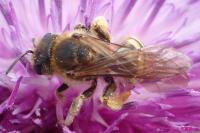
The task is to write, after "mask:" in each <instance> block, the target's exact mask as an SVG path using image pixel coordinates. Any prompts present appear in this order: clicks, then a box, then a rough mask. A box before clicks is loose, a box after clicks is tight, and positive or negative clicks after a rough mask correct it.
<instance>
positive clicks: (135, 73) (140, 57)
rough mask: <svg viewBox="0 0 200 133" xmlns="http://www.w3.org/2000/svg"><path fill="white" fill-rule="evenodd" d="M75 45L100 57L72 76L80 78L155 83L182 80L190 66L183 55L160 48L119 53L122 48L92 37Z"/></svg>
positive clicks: (189, 62) (170, 49)
mask: <svg viewBox="0 0 200 133" xmlns="http://www.w3.org/2000/svg"><path fill="white" fill-rule="evenodd" d="M79 41H80V43H83V44H85V45H88V46H89V47H91V48H92V49H93V50H94V51H95V52H96V53H97V55H101V56H99V57H98V58H97V59H95V61H93V62H92V63H91V64H88V65H86V66H83V67H82V68H81V69H79V70H76V71H75V72H74V73H75V74H76V75H78V76H80V77H85V76H101V75H102V76H103V75H113V76H124V77H130V78H137V79H142V80H149V81H151V80H153V81H155V80H160V79H164V78H169V77H173V76H177V75H182V76H185V77H186V76H187V74H186V71H187V70H188V68H189V67H190V65H191V60H190V59H189V58H188V57H187V56H186V55H184V54H182V53H180V52H178V51H176V50H175V49H173V48H168V47H164V46H156V47H148V48H143V49H141V50H134V49H131V48H128V47H127V48H126V50H119V49H121V48H123V49H124V47H125V46H120V45H118V44H113V43H107V42H104V41H101V40H100V39H97V38H94V37H92V36H84V37H81V38H79Z"/></svg>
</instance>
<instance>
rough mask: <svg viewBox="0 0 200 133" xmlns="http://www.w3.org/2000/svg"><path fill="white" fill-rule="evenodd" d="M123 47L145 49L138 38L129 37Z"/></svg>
mask: <svg viewBox="0 0 200 133" xmlns="http://www.w3.org/2000/svg"><path fill="white" fill-rule="evenodd" d="M122 45H125V46H127V47H129V48H131V49H141V48H143V47H144V46H143V44H142V43H141V42H140V41H139V40H138V39H136V38H133V37H128V38H126V39H125V40H124V41H123V42H122Z"/></svg>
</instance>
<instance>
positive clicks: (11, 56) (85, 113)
mask: <svg viewBox="0 0 200 133" xmlns="http://www.w3.org/2000/svg"><path fill="white" fill-rule="evenodd" d="M199 8H200V1H198V0H184V1H182V0H176V1H173V0H140V1H139V0H138V1H137V0H101V1H98V0H80V1H79V0H75V1H73V2H72V1H68V0H65V1H64V0H63V1H62V0H47V1H46V0H32V1H26V0H20V1H16V0H15V1H11V0H6V1H0V12H1V13H0V50H1V52H0V132H23V133H26V132H66V133H68V132H77V133H94V132H95V133H102V132H103V133H111V132H114V133H121V132H125V133H165V132H166V133H184V132H187V133H188V132H193V133H194V132H199V131H200V120H199V118H200V115H199V113H200V104H199V103H200V90H199V89H200V76H199V75H200V64H199V61H200V45H199V44H198V43H200V41H199V40H200V30H199V27H200V15H199V13H198V9H199ZM97 16H104V17H105V18H106V19H107V20H108V23H109V27H110V34H111V37H112V42H116V43H117V42H120V40H121V39H122V38H124V37H129V36H133V37H136V38H138V39H139V40H140V41H141V42H143V44H144V46H145V47H147V46H149V45H160V44H162V45H166V46H170V47H174V48H176V49H177V50H178V51H180V52H183V53H184V54H186V55H188V56H189V57H190V58H191V59H192V62H193V64H192V66H191V69H190V71H189V72H188V78H189V82H188V85H182V86H181V87H180V86H175V87H174V86H173V89H167V91H162V90H159V89H158V90H157V89H156V88H157V84H156V83H144V84H143V85H141V84H136V86H135V87H134V89H133V90H132V92H131V95H130V97H129V99H128V101H127V104H126V105H125V106H124V108H122V109H121V110H118V111H113V110H111V109H109V108H107V107H106V106H105V105H103V104H102V103H101V102H100V101H99V97H100V96H101V94H102V92H103V88H104V87H105V85H106V83H105V82H104V81H103V80H102V79H101V78H99V79H98V81H97V89H96V92H95V93H94V94H93V96H92V97H91V98H89V99H88V100H87V101H85V102H84V104H83V107H82V109H81V112H80V114H79V115H78V116H77V117H76V118H75V120H74V122H73V123H72V125H71V126H69V127H67V126H64V125H63V124H62V122H63V121H64V118H65V116H66V115H67V112H68V110H69V107H70V104H71V103H72V100H73V99H74V98H75V97H76V96H78V95H79V94H80V92H82V91H83V90H84V89H85V88H88V86H89V85H90V83H88V82H86V83H84V84H81V85H76V84H74V85H72V86H70V88H69V89H68V90H67V91H65V93H64V94H63V97H62V99H61V100H60V99H58V97H57V95H56V88H58V86H59V85H60V84H61V80H60V79H58V77H56V76H40V75H37V74H35V73H34V72H33V70H32V67H31V63H30V62H31V56H26V58H23V59H22V60H20V62H19V63H18V64H17V65H16V66H15V67H14V68H13V69H12V71H11V72H10V73H9V74H8V75H6V74H5V71H6V70H7V69H8V67H9V66H10V65H11V63H12V62H13V60H15V59H16V58H17V56H19V55H20V54H22V53H24V52H25V51H27V50H29V49H34V47H35V46H34V44H33V42H32V40H33V38H35V39H36V40H37V38H39V37H41V36H43V35H44V34H46V33H48V32H51V33H62V32H68V31H71V30H72V29H73V27H74V26H75V25H76V24H79V23H82V24H85V25H86V26H90V24H91V21H92V20H93V19H94V18H95V17H97ZM180 80H181V81H182V80H184V79H179V80H177V79H176V80H175V81H174V80H171V81H170V82H168V83H166V84H165V85H166V86H167V87H168V88H170V86H171V85H169V83H170V84H177V83H178V82H181V81H180ZM116 82H117V84H118V86H121V88H125V89H126V87H128V88H129V89H130V87H129V86H128V85H127V83H126V81H123V79H120V80H119V81H118V79H116ZM161 85H162V84H161ZM131 87H132V86H131ZM132 88H133V87H132ZM158 88H159V87H158ZM161 88H162V87H161Z"/></svg>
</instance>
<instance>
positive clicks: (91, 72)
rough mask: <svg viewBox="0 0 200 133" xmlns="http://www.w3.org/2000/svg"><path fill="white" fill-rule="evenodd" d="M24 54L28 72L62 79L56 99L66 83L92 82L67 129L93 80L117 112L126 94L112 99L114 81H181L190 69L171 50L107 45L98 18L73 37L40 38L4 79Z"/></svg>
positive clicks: (130, 42)
mask: <svg viewBox="0 0 200 133" xmlns="http://www.w3.org/2000/svg"><path fill="white" fill-rule="evenodd" d="M28 53H32V54H33V56H32V60H33V69H34V71H35V72H36V73H37V74H39V75H58V76H60V77H62V78H63V81H64V83H63V84H62V85H61V86H60V87H59V88H58V89H57V92H58V94H60V93H62V92H63V91H64V90H66V89H67V88H69V87H68V86H70V85H71V84H75V83H77V82H84V81H85V80H87V81H88V80H90V81H91V86H90V87H89V88H88V89H86V90H85V91H84V92H83V93H81V94H80V95H79V96H78V97H77V98H75V99H74V101H73V102H72V104H71V107H70V109H69V113H68V115H67V117H66V119H65V124H66V125H70V124H71V123H72V122H73V119H74V117H75V116H76V115H77V114H78V113H79V111H80V109H81V106H82V104H83V102H84V101H85V99H87V98H89V97H90V96H91V95H92V94H93V93H94V91H95V88H96V86H97V78H98V77H102V78H103V79H104V80H105V82H107V86H106V87H105V90H104V92H103V95H102V97H101V99H100V100H101V101H102V102H103V103H104V104H105V105H107V106H109V107H110V108H111V109H120V108H121V107H122V105H123V102H124V101H125V100H126V99H127V98H128V96H129V95H130V93H123V94H121V95H119V96H115V95H113V94H114V91H115V90H116V87H117V86H116V84H115V81H114V79H113V78H114V77H122V78H126V79H129V80H130V81H132V80H136V81H143V82H144V81H159V80H162V79H166V78H170V77H174V76H177V75H183V76H186V75H187V73H186V72H187V70H188V69H189V68H190V65H191V61H190V59H189V57H187V56H186V55H184V54H182V53H180V52H178V51H177V50H175V49H174V48H169V47H166V46H151V47H146V48H145V47H143V45H142V43H141V42H140V41H138V40H137V39H135V38H131V37H130V38H127V39H126V40H125V41H123V42H122V43H119V44H116V43H112V42H111V37H110V34H109V27H108V23H107V21H106V20H105V18H103V17H101V16H100V17H97V18H96V19H95V20H94V21H93V22H92V24H91V26H90V28H87V27H85V26H84V25H81V24H79V25H77V26H76V27H75V28H74V31H72V32H67V33H62V34H60V35H59V34H52V33H47V34H45V35H44V36H43V37H42V39H41V40H40V41H39V43H38V45H37V46H36V48H35V49H34V50H29V51H27V52H26V53H25V54H23V55H21V56H20V57H18V58H17V59H16V61H15V62H14V63H13V64H12V65H11V66H10V67H9V69H8V70H7V72H6V74H8V72H9V71H10V70H11V69H12V67H13V66H14V65H15V64H16V63H17V61H19V60H20V59H21V58H22V57H24V56H25V55H26V54H28Z"/></svg>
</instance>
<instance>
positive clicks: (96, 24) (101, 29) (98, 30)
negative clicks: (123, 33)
mask: <svg viewBox="0 0 200 133" xmlns="http://www.w3.org/2000/svg"><path fill="white" fill-rule="evenodd" d="M90 31H91V32H92V33H94V34H95V35H96V36H97V37H98V38H100V39H103V40H104V41H107V42H110V40H111V39H110V34H109V28H108V22H107V21H106V19H105V18H104V17H103V16H99V17H96V18H95V19H94V20H93V22H92V24H91V28H90Z"/></svg>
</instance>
